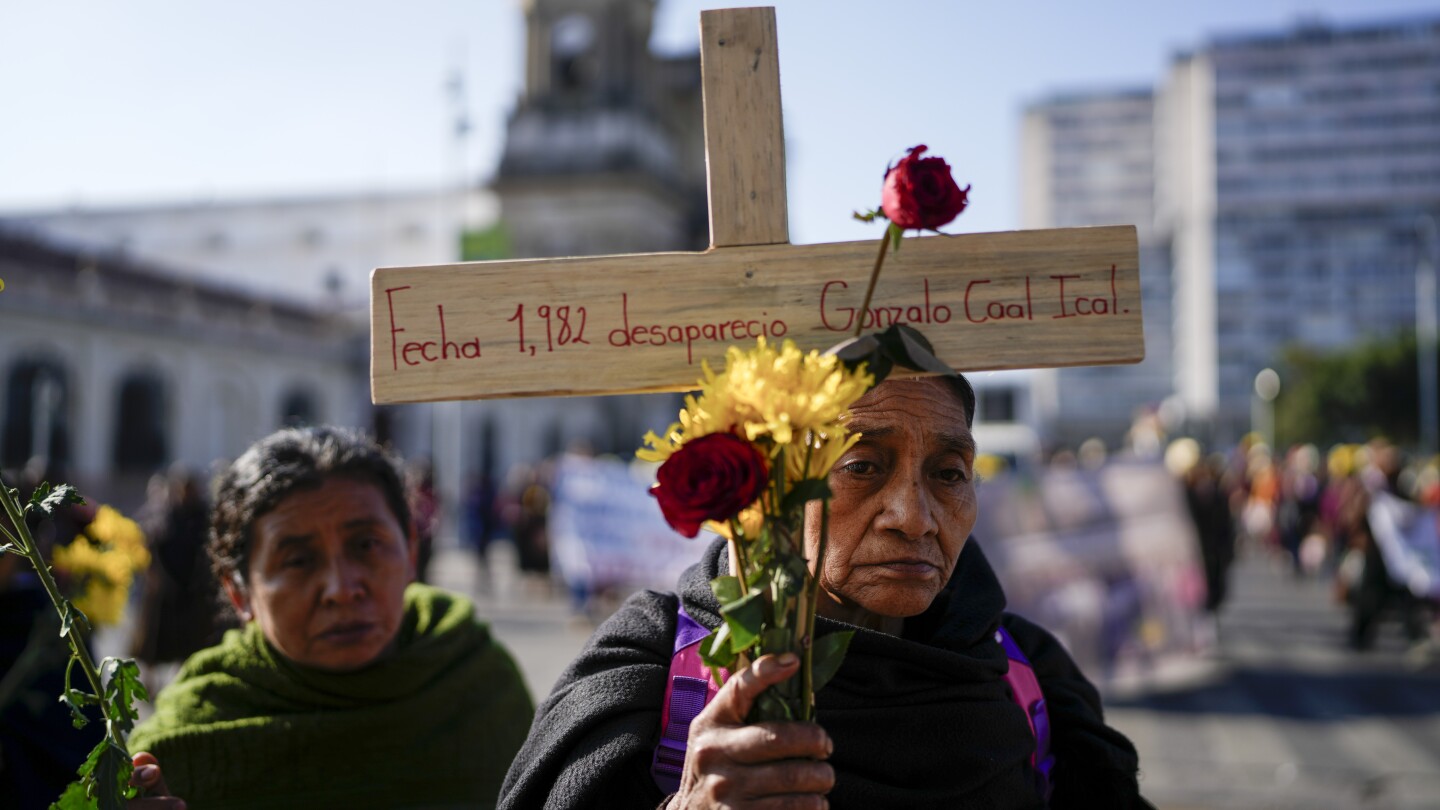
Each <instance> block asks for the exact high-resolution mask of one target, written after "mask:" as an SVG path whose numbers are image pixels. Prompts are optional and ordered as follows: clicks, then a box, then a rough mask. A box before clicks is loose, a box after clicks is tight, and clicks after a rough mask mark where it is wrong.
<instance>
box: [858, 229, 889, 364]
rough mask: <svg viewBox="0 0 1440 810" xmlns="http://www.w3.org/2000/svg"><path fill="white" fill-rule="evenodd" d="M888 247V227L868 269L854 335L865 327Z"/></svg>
mask: <svg viewBox="0 0 1440 810" xmlns="http://www.w3.org/2000/svg"><path fill="white" fill-rule="evenodd" d="M889 248H890V229H889V228H886V229H885V235H884V236H882V237H880V255H879V256H876V257H875V269H874V270H872V271H870V286H869V287H866V288H865V303H864V304H862V305H861V306H860V318H859V321H858V322H857V323H856V324H855V337H860V332H861V331H863V330H864V329H865V314H866V313H867V312H869V311H870V296H872V295H874V294H875V282H876V281H878V280H879V278H880V265H882V264H884V263H885V251H886V250H888V249H889Z"/></svg>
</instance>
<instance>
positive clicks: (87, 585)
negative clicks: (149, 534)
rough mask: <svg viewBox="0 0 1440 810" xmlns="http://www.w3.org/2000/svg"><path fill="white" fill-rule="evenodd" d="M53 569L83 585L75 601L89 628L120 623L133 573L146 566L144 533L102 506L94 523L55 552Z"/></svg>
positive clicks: (113, 511) (110, 509)
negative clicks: (91, 625) (90, 626)
mask: <svg viewBox="0 0 1440 810" xmlns="http://www.w3.org/2000/svg"><path fill="white" fill-rule="evenodd" d="M53 562H54V564H55V569H56V570H57V571H61V572H63V573H65V574H67V575H69V576H70V577H72V578H73V579H75V580H77V581H79V582H83V583H84V592H83V593H82V594H81V595H80V596H79V597H77V598H76V599H75V606H76V607H78V608H79V609H80V610H81V611H83V612H84V613H85V615H86V616H87V617H88V618H89V619H90V623H91V624H93V625H102V624H114V623H115V622H118V621H119V620H120V615H121V613H122V612H123V611H124V609H125V602H126V599H127V598H128V596H129V593H130V585H131V584H132V583H133V582H134V581H135V573H136V572H137V571H143V570H145V569H146V568H148V567H149V565H150V551H149V550H148V549H146V548H145V533H144V532H143V531H142V530H141V529H140V526H139V524H137V523H136V522H135V521H133V520H131V519H129V518H127V517H125V516H124V515H122V514H120V512H119V511H117V510H115V509H113V508H111V507H109V506H102V507H100V509H99V510H98V511H97V512H96V513H95V519H94V520H92V521H91V522H90V525H88V526H86V527H85V531H84V533H83V534H80V535H77V536H76V537H75V539H74V541H72V542H71V543H70V545H68V546H60V547H58V548H56V549H55V552H54V555H53Z"/></svg>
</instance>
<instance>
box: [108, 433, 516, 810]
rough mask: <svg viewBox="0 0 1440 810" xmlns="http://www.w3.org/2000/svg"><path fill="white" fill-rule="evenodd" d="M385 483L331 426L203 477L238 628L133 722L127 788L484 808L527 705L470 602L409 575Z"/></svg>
mask: <svg viewBox="0 0 1440 810" xmlns="http://www.w3.org/2000/svg"><path fill="white" fill-rule="evenodd" d="M402 480H403V479H402V477H401V473H400V472H399V470H398V468H397V465H396V464H395V462H394V461H393V460H392V459H391V458H389V457H388V456H387V455H386V454H385V453H384V452H383V451H382V450H381V449H380V448H379V447H377V446H375V445H374V444H373V443H371V442H370V441H368V440H365V439H362V438H360V437H358V436H355V435H352V434H350V433H347V432H344V431H341V430H336V429H331V428H310V429H305V430H284V431H281V432H279V433H275V434H273V435H271V436H269V437H267V438H265V439H262V440H261V441H259V442H258V443H256V444H255V445H254V446H253V447H251V448H250V449H249V450H248V451H246V452H245V454H244V455H242V456H241V457H240V458H239V459H237V460H236V461H235V463H234V464H233V465H232V466H231V467H230V468H229V469H228V470H226V471H225V472H224V473H223V474H222V475H221V476H220V478H219V480H218V481H217V485H216V492H215V508H214V515H213V520H212V527H211V528H212V536H211V541H210V546H209V552H210V556H211V558H212V560H213V562H214V569H215V575H216V578H217V579H218V581H219V582H220V583H221V584H222V585H223V587H224V590H225V593H226V595H227V596H228V597H229V602H230V604H231V605H233V606H234V609H235V612H236V613H237V614H238V615H239V617H240V619H241V620H242V621H243V622H244V626H243V627H242V628H241V629H239V630H232V631H230V632H229V633H227V634H226V636H225V638H224V640H223V641H222V642H221V643H220V644H219V645H218V646H216V647H212V648H210V649H206V650H202V651H200V652H199V653H196V654H195V655H194V656H192V657H191V658H190V659H189V660H188V661H187V662H186V663H185V665H184V667H183V669H182V670H181V671H180V674H179V676H178V677H177V679H176V680H175V681H174V682H172V683H171V684H170V685H169V686H168V687H166V688H165V690H164V691H163V692H161V693H160V695H159V697H158V699H157V700H156V706H155V714H154V715H153V716H152V717H150V718H149V719H148V720H147V721H145V722H144V723H142V724H141V725H140V726H139V727H137V728H136V729H135V732H134V734H133V735H132V736H131V738H130V747H131V750H133V751H142V752H146V753H142V754H137V756H136V763H137V765H138V766H140V767H138V768H137V771H136V776H135V780H134V781H135V782H136V783H137V784H142V785H145V786H147V787H149V788H150V789H151V790H150V793H151V795H154V794H156V793H172V792H173V794H174V795H176V796H179V797H182V798H183V799H184V800H185V803H186V804H187V805H188V806H189V807H190V808H192V809H193V810H203V808H240V807H257V808H258V807H265V808H276V807H297V808H298V807H307V808H315V807H346V808H350V807H387V808H388V807H447V806H457V807H458V806H464V807H493V806H494V804H495V801H496V797H497V795H498V793H499V788H500V781H501V778H502V777H503V775H504V773H505V768H506V767H507V766H508V765H509V763H510V760H511V758H512V757H513V756H514V755H515V751H516V750H517V749H518V748H519V747H520V744H521V742H522V741H523V740H524V736H525V729H526V728H527V727H528V726H529V723H530V719H531V715H532V711H533V706H532V703H531V700H530V696H529V694H528V692H527V691H526V688H525V685H524V682H523V681H522V679H521V676H520V673H519V671H518V670H517V669H516V667H515V664H514V662H513V661H512V660H511V658H510V656H509V654H508V653H507V652H506V651H505V650H504V649H503V648H502V647H501V646H500V645H499V643H497V642H496V641H495V640H494V639H493V638H492V637H491V636H490V633H489V631H488V629H487V628H486V626H485V625H484V624H482V623H480V622H479V621H478V620H477V619H476V617H475V611H474V607H473V605H471V603H470V602H469V601H468V600H466V599H464V598H462V597H460V596H457V595H454V594H450V593H446V592H445V591H441V590H438V589H436V588H432V587H429V586H426V585H422V584H419V583H414V582H412V580H413V579H414V577H415V555H416V537H415V529H414V525H413V523H412V520H411V516H410V510H409V508H408V506H407V504H406V500H405V490H404V487H403V484H402ZM156 759H158V761H159V768H157V767H156V764H155V761H156ZM161 768H163V771H164V774H163V779H162V778H161V776H160V774H159V772H158V771H159V769H161ZM166 786H168V789H167V787H166ZM174 804H177V803H176V802H173V801H170V802H167V801H164V800H157V799H154V798H147V799H145V800H143V801H137V802H134V803H132V806H135V807H144V806H147V805H148V806H167V805H174Z"/></svg>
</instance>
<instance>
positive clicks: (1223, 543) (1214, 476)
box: [1165, 438, 1235, 620]
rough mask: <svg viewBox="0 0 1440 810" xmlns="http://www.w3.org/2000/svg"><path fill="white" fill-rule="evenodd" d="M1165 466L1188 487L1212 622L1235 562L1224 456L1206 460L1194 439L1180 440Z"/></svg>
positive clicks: (1168, 453) (1170, 450) (1187, 498)
mask: <svg viewBox="0 0 1440 810" xmlns="http://www.w3.org/2000/svg"><path fill="white" fill-rule="evenodd" d="M1165 466H1166V467H1167V468H1168V469H1169V470H1170V471H1171V472H1172V473H1174V474H1175V475H1176V476H1178V477H1179V479H1180V482H1181V484H1182V485H1183V486H1184V487H1185V506H1186V508H1187V510H1188V511H1189V513H1190V519H1191V520H1192V521H1194V523H1195V532H1196V535H1197V536H1198V538H1199V541H1200V560H1201V563H1202V564H1203V565H1204V568H1205V611H1206V613H1208V614H1209V615H1210V617H1211V618H1212V620H1213V618H1214V617H1215V616H1216V614H1218V613H1219V611H1220V606H1221V605H1222V604H1224V602H1225V596H1226V593H1227V592H1228V590H1229V585H1228V583H1229V576H1230V566H1231V564H1232V563H1234V561H1235V521H1234V518H1233V517H1232V516H1231V513H1230V496H1229V494H1228V493H1227V492H1226V491H1225V488H1224V486H1223V484H1222V481H1221V479H1222V476H1223V475H1224V466H1225V460H1224V457H1223V456H1218V455H1210V456H1206V455H1204V454H1203V451H1202V450H1201V448H1200V445H1199V443H1197V442H1196V441H1195V440H1194V439H1188V438H1187V439H1177V440H1175V441H1174V442H1171V444H1170V447H1169V448H1168V449H1167V450H1166V452H1165Z"/></svg>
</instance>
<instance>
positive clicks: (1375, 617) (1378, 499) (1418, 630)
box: [1339, 440, 1437, 650]
mask: <svg viewBox="0 0 1440 810" xmlns="http://www.w3.org/2000/svg"><path fill="white" fill-rule="evenodd" d="M1365 451H1366V452H1365V453H1363V454H1361V456H1360V458H1359V459H1358V462H1359V463H1358V464H1357V468H1358V471H1357V475H1356V478H1357V480H1358V484H1359V485H1358V486H1354V487H1351V488H1350V489H1349V491H1348V492H1347V495H1346V499H1345V501H1344V502H1342V503H1341V504H1340V506H1339V529H1340V532H1341V534H1342V536H1343V537H1344V538H1345V542H1346V547H1347V559H1346V561H1345V563H1343V564H1342V566H1341V575H1342V576H1344V577H1346V581H1347V587H1346V592H1347V596H1348V601H1349V603H1350V609H1351V623H1350V635H1349V642H1350V646H1351V647H1353V648H1354V649H1357V650H1366V649H1369V648H1370V647H1372V646H1374V644H1375V637H1376V633H1377V630H1378V627H1379V623H1380V620H1381V619H1382V617H1383V616H1384V615H1386V614H1387V613H1392V612H1393V613H1394V614H1396V615H1398V618H1399V619H1400V623H1401V626H1402V628H1403V629H1404V632H1405V637H1406V639H1407V640H1408V641H1409V642H1410V643H1411V644H1412V645H1419V644H1421V643H1422V642H1425V641H1427V640H1428V639H1429V635H1430V623H1431V621H1432V620H1433V614H1432V609H1433V604H1432V603H1431V601H1430V599H1429V598H1428V597H1427V596H1426V595H1424V594H1423V593H1416V589H1415V588H1414V587H1412V585H1413V583H1411V582H1410V581H1409V580H1410V573H1411V570H1410V568H1409V566H1410V565H1411V564H1418V563H1422V562H1423V560H1420V561H1417V560H1415V559H1414V558H1413V557H1409V556H1408V555H1406V554H1405V552H1407V551H1408V549H1406V548H1404V547H1403V544H1404V543H1405V542H1406V539H1407V538H1404V537H1402V536H1399V533H1398V532H1394V527H1391V526H1387V525H1377V524H1376V522H1375V521H1376V520H1377V519H1378V518H1382V517H1384V516H1385V515H1384V514H1382V513H1380V512H1377V511H1376V507H1377V503H1383V502H1386V501H1391V502H1393V501H1395V500H1399V501H1402V502H1407V501H1411V498H1410V493H1408V492H1406V491H1405V488H1404V487H1402V486H1401V483H1400V482H1401V477H1402V473H1403V472H1404V470H1405V460H1404V456H1403V454H1402V453H1401V452H1400V450H1399V448H1397V447H1395V446H1394V445H1392V444H1390V443H1389V442H1386V441H1384V440H1375V441H1372V442H1371V443H1370V444H1369V445H1368V446H1367V447H1366V448H1365ZM1386 505H1387V506H1388V505H1389V504H1386ZM1430 526H1431V527H1432V528H1431V530H1430V532H1429V535H1430V536H1429V537H1425V538H1421V539H1422V540H1423V541H1426V542H1428V543H1431V544H1434V543H1435V542H1437V540H1436V538H1435V537H1434V530H1433V526H1434V524H1433V522H1432V523H1431V524H1430ZM1381 531H1391V532H1392V533H1394V536H1391V535H1383V536H1382V535H1381V534H1380V532H1381ZM1387 544H1389V547H1390V548H1391V553H1390V554H1388V555H1387V553H1386V547H1387ZM1396 544H1400V545H1398V546H1397V545H1396ZM1428 550H1429V551H1431V552H1432V553H1433V551H1434V550H1433V549H1428ZM1387 557H1388V559H1387ZM1402 563H1403V564H1406V565H1407V568H1405V569H1402V568H1401V564H1402ZM1427 576H1430V577H1433V576H1434V572H1431V573H1429V574H1427Z"/></svg>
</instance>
